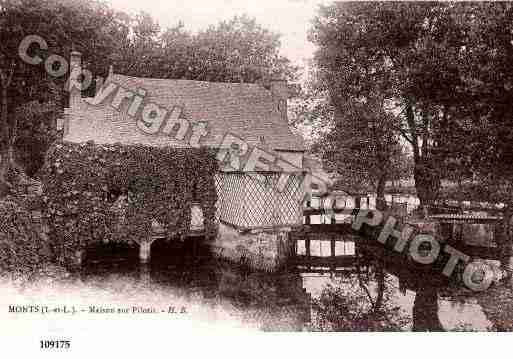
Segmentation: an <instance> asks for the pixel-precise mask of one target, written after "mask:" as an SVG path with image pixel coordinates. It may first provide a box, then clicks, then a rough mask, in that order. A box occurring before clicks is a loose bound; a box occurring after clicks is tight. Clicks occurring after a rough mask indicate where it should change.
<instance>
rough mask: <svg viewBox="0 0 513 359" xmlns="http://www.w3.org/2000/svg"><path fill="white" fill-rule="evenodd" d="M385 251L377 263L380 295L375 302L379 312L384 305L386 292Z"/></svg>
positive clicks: (375, 309) (376, 309)
mask: <svg viewBox="0 0 513 359" xmlns="http://www.w3.org/2000/svg"><path fill="white" fill-rule="evenodd" d="M383 256H384V253H382V254H381V258H379V259H378V261H377V264H376V280H377V282H378V295H377V297H376V302H375V303H374V311H375V312H377V311H379V310H380V309H381V307H382V306H383V296H384V294H385V259H384V258H383Z"/></svg>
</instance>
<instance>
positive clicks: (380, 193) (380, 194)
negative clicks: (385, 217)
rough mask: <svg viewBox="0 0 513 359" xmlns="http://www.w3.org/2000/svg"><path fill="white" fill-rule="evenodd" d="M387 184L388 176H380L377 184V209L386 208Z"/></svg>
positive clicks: (382, 209)
mask: <svg viewBox="0 0 513 359" xmlns="http://www.w3.org/2000/svg"><path fill="white" fill-rule="evenodd" d="M385 185H386V176H385V175H382V176H380V178H379V180H378V185H377V186H376V209H377V210H378V211H384V210H385V209H386V201H385Z"/></svg>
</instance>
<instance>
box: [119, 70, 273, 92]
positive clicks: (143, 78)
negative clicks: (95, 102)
mask: <svg viewBox="0 0 513 359" xmlns="http://www.w3.org/2000/svg"><path fill="white" fill-rule="evenodd" d="M112 77H113V78H116V77H121V78H125V79H128V80H143V81H147V80H148V81H162V82H165V81H169V82H171V81H175V82H183V83H186V82H188V83H198V84H216V85H230V86H248V87H249V86H251V87H257V88H260V89H262V90H265V91H269V90H268V89H266V88H265V87H264V86H262V85H261V84H259V83H253V82H220V81H200V80H189V79H167V78H158V77H143V76H129V75H123V74H117V73H113V74H112ZM269 92H270V91H269Z"/></svg>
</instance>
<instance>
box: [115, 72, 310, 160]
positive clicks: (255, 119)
mask: <svg viewBox="0 0 513 359" xmlns="http://www.w3.org/2000/svg"><path fill="white" fill-rule="evenodd" d="M107 81H108V82H114V83H116V84H118V85H120V86H122V87H123V88H125V89H129V90H132V91H135V90H137V89H144V90H146V93H147V95H146V98H145V102H153V103H155V104H157V105H160V106H163V107H165V108H167V109H168V110H170V111H171V110H172V109H173V107H175V106H180V107H182V108H183V114H182V117H184V118H185V119H187V120H190V121H192V122H196V121H205V122H207V130H208V131H209V135H208V136H207V137H206V138H205V142H206V145H213V146H215V145H219V144H220V143H221V142H222V139H223V137H224V136H225V135H226V134H227V133H231V134H233V135H236V136H238V137H241V138H243V139H248V140H250V139H255V138H256V139H259V140H260V139H263V143H265V145H266V146H268V147H269V148H271V149H273V150H289V151H304V149H305V146H304V141H303V139H302V138H300V137H299V136H297V135H295V134H293V133H292V131H291V130H290V128H289V126H288V124H287V121H286V120H285V119H283V118H282V116H281V114H280V112H279V110H278V106H277V100H276V99H275V98H273V96H272V94H271V91H270V90H267V89H266V88H264V87H263V86H262V85H260V84H248V83H219V82H203V81H191V80H169V79H152V78H139V77H129V76H124V75H119V74H113V75H112V76H111V77H109V79H108V80H107ZM249 142H251V141H249Z"/></svg>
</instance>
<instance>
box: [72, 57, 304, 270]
mask: <svg viewBox="0 0 513 359" xmlns="http://www.w3.org/2000/svg"><path fill="white" fill-rule="evenodd" d="M80 67H81V55H80V53H78V52H73V53H72V55H71V69H72V79H71V80H72V81H73V80H74V79H73V76H76V75H73V74H77V73H80ZM96 87H97V89H98V90H97V91H96V96H95V97H94V98H84V97H82V94H81V92H80V90H77V89H74V88H71V91H70V102H69V103H70V105H69V108H66V109H65V118H64V122H63V128H64V137H63V139H64V141H69V142H73V143H85V142H88V141H94V142H95V143H98V144H114V143H121V144H126V145H134V144H143V145H146V146H157V147H163V146H171V147H176V148H197V147H206V148H211V149H214V150H215V151H216V152H217V158H218V160H220V163H221V166H220V170H219V172H218V173H217V174H216V177H215V179H216V190H217V196H218V201H217V205H216V211H217V213H216V219H217V221H218V223H219V227H218V228H219V230H218V234H217V237H216V238H215V240H213V241H211V243H210V245H211V247H212V249H213V251H214V252H215V253H217V254H219V255H221V256H223V257H226V258H229V259H231V260H235V261H239V260H241V259H242V258H244V259H245V260H246V261H247V262H248V263H250V264H251V265H252V266H253V267H256V268H260V269H271V270H272V269H274V268H277V267H278V266H279V265H280V264H281V263H282V262H283V259H284V257H285V256H286V255H287V253H288V251H289V250H290V248H289V247H288V246H289V241H288V233H289V232H290V231H291V230H292V229H293V228H294V227H296V226H299V225H301V224H302V221H303V217H302V210H303V203H302V202H303V200H304V197H305V192H306V191H307V190H308V187H309V184H308V182H309V181H308V179H307V177H308V176H305V174H306V172H305V168H304V166H303V165H304V163H303V160H304V154H305V144H304V142H303V139H302V138H301V137H300V136H298V135H296V134H294V133H293V132H292V131H291V129H290V128H289V125H288V120H287V99H288V98H289V86H288V84H287V82H286V81H270V82H269V83H267V84H263V83H260V84H250V83H215V82H202V81H190V80H170V79H154V78H139V77H130V76H125V75H121V74H116V73H115V72H114V71H113V70H112V68H111V70H110V72H109V76H108V77H107V78H106V79H105V81H101V80H97V84H96ZM135 98H140V99H141V100H140V102H141V103H139V105H140V106H139V109H142V110H139V111H135V110H134V103H135V102H137V101H134V99H135ZM159 109H165V110H166V113H167V116H166V117H165V118H159V116H160V114H159ZM145 111H146V112H148V111H150V112H151V113H150V114H148V113H146V114H144V112H145ZM145 115H146V116H147V117H148V116H149V117H152V116H153V117H152V118H154V119H155V121H154V122H153V123H147V122H145V121H144V118H143V116H145ZM155 124H156V125H155ZM162 128H169V129H171V128H172V130H173V131H172V132H173V135H169V133H167V132H166V131H162ZM193 211H196V215H193V224H192V225H193V226H196V227H197V228H201V211H200V210H199V209H198V208H193ZM194 218H195V219H194ZM198 219H199V220H198ZM198 221H199V222H198ZM197 228H196V229H197ZM149 243H150V244H148V247H147V248H145V249H144V252H146V254H144V256H145V257H146V258H148V256H149V253H147V252H149V250H150V246H151V241H150V242H149ZM141 252H143V251H141Z"/></svg>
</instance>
